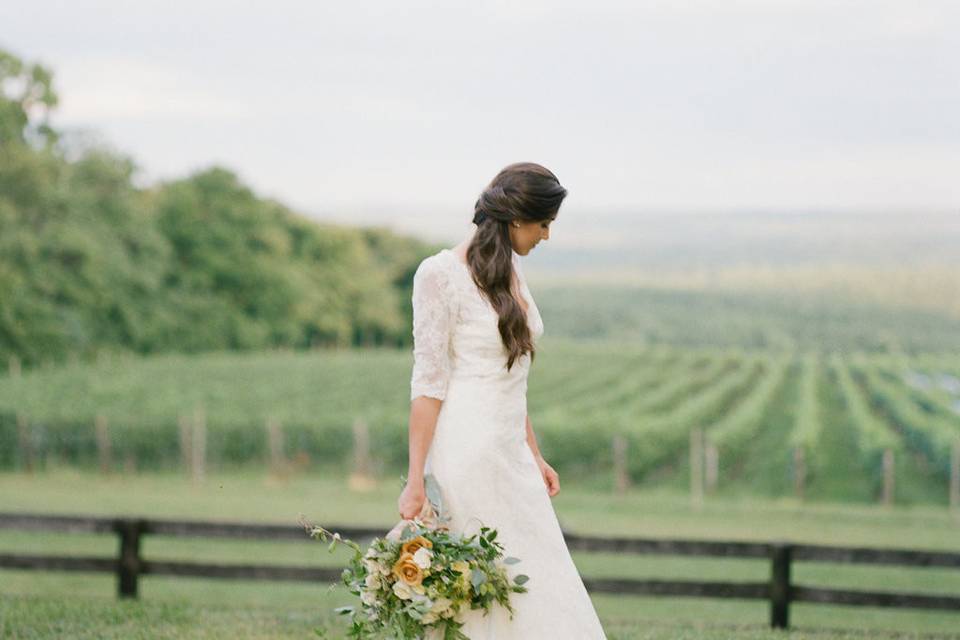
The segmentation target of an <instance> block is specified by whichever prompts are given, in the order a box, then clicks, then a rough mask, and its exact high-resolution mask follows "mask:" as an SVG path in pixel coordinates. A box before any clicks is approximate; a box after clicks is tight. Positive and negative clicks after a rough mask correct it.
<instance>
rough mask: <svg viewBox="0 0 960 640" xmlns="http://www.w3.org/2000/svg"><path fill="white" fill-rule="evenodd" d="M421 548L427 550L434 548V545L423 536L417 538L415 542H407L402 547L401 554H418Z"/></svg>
mask: <svg viewBox="0 0 960 640" xmlns="http://www.w3.org/2000/svg"><path fill="white" fill-rule="evenodd" d="M420 547H426V548H427V549H432V548H433V543H432V542H430V541H429V540H427V539H426V538H424V537H423V536H417V537H416V538H414V539H413V540H407V541H406V542H404V543H403V545H402V546H401V547H400V553H410V554H414V553H416V552H417V549H419V548H420Z"/></svg>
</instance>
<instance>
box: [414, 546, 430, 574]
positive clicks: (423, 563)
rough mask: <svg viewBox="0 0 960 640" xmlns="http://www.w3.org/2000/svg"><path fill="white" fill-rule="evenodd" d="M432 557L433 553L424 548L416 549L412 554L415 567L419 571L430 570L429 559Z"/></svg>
mask: <svg viewBox="0 0 960 640" xmlns="http://www.w3.org/2000/svg"><path fill="white" fill-rule="evenodd" d="M432 557H433V551H430V549H427V548H426V547H420V548H419V549H417V552H416V553H414V554H413V561H414V562H415V563H417V566H418V567H420V568H421V569H429V568H430V558H432Z"/></svg>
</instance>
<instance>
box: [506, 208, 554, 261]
mask: <svg viewBox="0 0 960 640" xmlns="http://www.w3.org/2000/svg"><path fill="white" fill-rule="evenodd" d="M554 219H556V216H554V217H553V218H550V219H549V220H537V221H533V222H525V221H522V220H521V221H519V224H520V226H518V227H517V226H514V225H513V224H512V223H511V224H510V243H511V244H512V245H513V250H514V251H516V252H517V253H519V254H520V255H522V256H525V255H527V254H528V253H530V250H531V249H533V248H534V247H535V246H537V243H538V242H540V241H541V240H549V239H550V224H551V223H552V222H553V221H554Z"/></svg>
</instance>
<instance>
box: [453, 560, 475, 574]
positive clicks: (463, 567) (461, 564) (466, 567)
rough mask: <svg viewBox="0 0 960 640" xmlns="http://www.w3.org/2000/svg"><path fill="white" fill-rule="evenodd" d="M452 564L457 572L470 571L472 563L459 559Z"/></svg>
mask: <svg viewBox="0 0 960 640" xmlns="http://www.w3.org/2000/svg"><path fill="white" fill-rule="evenodd" d="M450 566H451V567H453V570H454V571H456V572H457V573H468V572H469V571H470V563H469V562H467V561H466V560H457V561H456V562H454V563H452V564H451V565H450Z"/></svg>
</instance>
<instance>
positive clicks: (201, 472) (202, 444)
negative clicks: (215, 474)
mask: <svg viewBox="0 0 960 640" xmlns="http://www.w3.org/2000/svg"><path fill="white" fill-rule="evenodd" d="M190 440H191V444H192V445H193V451H192V454H193V455H192V456H191V458H190V462H191V464H192V467H193V483H194V484H196V485H200V484H203V482H204V478H205V476H206V465H207V414H206V411H205V410H204V408H203V405H198V406H197V408H196V409H195V410H194V412H193V432H192V433H191V434H190Z"/></svg>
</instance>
